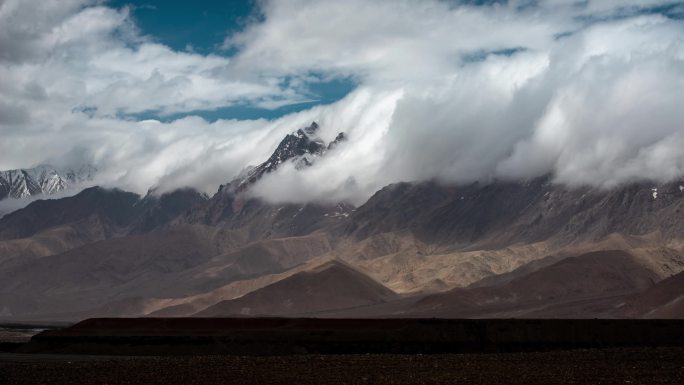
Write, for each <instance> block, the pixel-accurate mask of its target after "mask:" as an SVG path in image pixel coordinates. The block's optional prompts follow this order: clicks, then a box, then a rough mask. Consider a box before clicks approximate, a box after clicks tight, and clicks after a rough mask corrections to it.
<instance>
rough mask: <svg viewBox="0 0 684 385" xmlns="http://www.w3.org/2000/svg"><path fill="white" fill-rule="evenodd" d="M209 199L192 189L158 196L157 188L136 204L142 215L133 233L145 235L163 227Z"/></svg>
mask: <svg viewBox="0 0 684 385" xmlns="http://www.w3.org/2000/svg"><path fill="white" fill-rule="evenodd" d="M208 199H209V197H208V196H207V195H206V194H204V193H201V192H199V191H197V190H194V189H191V188H181V189H176V190H173V191H169V192H165V193H163V194H158V193H157V192H156V188H151V189H150V190H149V191H148V193H147V195H146V196H145V197H144V198H142V199H141V200H140V201H138V202H137V204H136V205H137V206H139V208H140V211H141V213H140V216H139V218H138V220H137V223H135V225H134V226H133V228H132V230H131V232H133V233H144V232H148V231H152V230H154V229H156V228H159V227H162V226H164V225H166V224H167V223H170V222H171V221H172V220H173V219H175V218H176V217H178V216H179V215H181V214H184V213H185V212H186V211H188V210H190V209H191V208H193V207H195V206H197V205H200V204H202V203H204V202H206V201H207V200H208Z"/></svg>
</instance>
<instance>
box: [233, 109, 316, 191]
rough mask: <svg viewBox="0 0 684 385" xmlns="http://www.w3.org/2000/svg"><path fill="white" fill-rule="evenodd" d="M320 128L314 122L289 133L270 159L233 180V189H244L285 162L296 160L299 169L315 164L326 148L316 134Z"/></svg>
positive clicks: (248, 169) (246, 170)
mask: <svg viewBox="0 0 684 385" xmlns="http://www.w3.org/2000/svg"><path fill="white" fill-rule="evenodd" d="M318 129H319V125H318V123H316V122H313V123H311V125H309V126H308V127H304V128H300V129H298V130H297V131H295V132H294V133H292V134H287V135H286V136H285V138H283V140H282V141H281V142H280V144H278V147H276V149H275V151H273V154H272V155H271V156H270V157H269V158H268V160H266V161H265V162H264V163H262V164H260V165H258V166H256V167H248V168H247V169H245V171H243V172H242V173H241V175H240V176H238V178H236V180H234V181H233V182H231V185H232V186H235V187H234V189H233V191H234V192H241V191H244V190H245V189H246V188H247V187H249V186H250V185H251V184H253V183H255V182H256V181H258V180H259V179H261V177H262V176H263V175H264V174H266V173H269V172H272V171H274V170H276V169H277V168H278V167H279V166H280V165H281V164H283V163H285V162H288V161H291V162H294V163H295V167H296V168H297V169H300V168H303V167H307V166H310V165H311V164H313V162H314V158H315V157H317V156H321V155H323V152H324V151H325V149H326V146H325V142H324V141H323V140H322V139H321V138H319V137H318V136H317V135H316V133H317V131H318Z"/></svg>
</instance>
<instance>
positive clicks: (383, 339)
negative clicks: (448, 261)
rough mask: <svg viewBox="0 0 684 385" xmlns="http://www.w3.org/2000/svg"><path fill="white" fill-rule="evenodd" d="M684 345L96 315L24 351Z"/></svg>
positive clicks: (558, 327) (611, 328)
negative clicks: (94, 317)
mask: <svg viewBox="0 0 684 385" xmlns="http://www.w3.org/2000/svg"><path fill="white" fill-rule="evenodd" d="M663 346H675V347H681V346H684V320H559V319H544V320H530V319H480V320H456V319H451V320H447V319H314V318H96V319H89V320H85V321H82V322H80V323H78V324H75V325H73V326H70V327H67V328H64V329H57V330H46V331H44V332H42V333H40V334H37V335H36V336H34V337H33V338H32V339H31V341H30V342H29V343H28V344H26V345H24V346H21V347H20V348H19V349H18V350H19V351H20V352H23V353H50V354H91V355H98V354H104V355H210V354H223V355H256V356H260V355H290V354H361V353H377V354H417V353H429V354H437V353H495V352H523V351H547V350H567V349H578V348H617V347H663Z"/></svg>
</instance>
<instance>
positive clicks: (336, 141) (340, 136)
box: [328, 132, 347, 150]
mask: <svg viewBox="0 0 684 385" xmlns="http://www.w3.org/2000/svg"><path fill="white" fill-rule="evenodd" d="M346 141H347V136H346V135H345V134H344V132H340V133H339V134H337V136H336V137H335V139H334V140H333V141H332V142H330V143H329V144H328V150H332V149H333V148H335V147H337V146H338V145H339V144H340V143H342V142H346Z"/></svg>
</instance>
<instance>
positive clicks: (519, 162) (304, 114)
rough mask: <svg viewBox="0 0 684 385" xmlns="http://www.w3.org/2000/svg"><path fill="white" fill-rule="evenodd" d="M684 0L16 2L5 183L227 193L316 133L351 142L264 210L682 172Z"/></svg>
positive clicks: (2, 163)
mask: <svg viewBox="0 0 684 385" xmlns="http://www.w3.org/2000/svg"><path fill="white" fill-rule="evenodd" d="M683 101H684V2H681V1H659V0H584V1H579V0H536V1H535V0H509V1H472V0H471V1H458V0H453V1H447V0H443V1H439V0H424V1H417V0H391V1H390V0H376V1H362V0H345V1H332V0H318V1H312V0H278V1H275V0H274V1H268V0H263V1H245V2H237V1H232V2H216V1H200V0H196V1H193V2H181V1H144V0H143V1H130V0H129V1H126V0H111V1H98V0H40V1H39V0H0V137H1V138H2V139H1V140H0V169H2V170H5V169H15V168H26V167H31V166H34V165H37V164H40V163H51V164H55V165H57V166H59V167H78V166H79V165H82V164H84V163H90V164H93V165H95V166H96V167H97V168H98V170H99V172H98V174H97V178H96V181H95V182H96V183H98V184H100V185H103V186H107V187H119V188H122V189H126V190H130V191H135V192H138V193H145V192H146V191H147V190H148V189H149V188H151V187H153V186H154V187H156V188H157V191H159V192H163V191H169V190H172V189H175V188H179V187H188V186H189V187H194V188H197V189H199V190H201V191H205V192H207V193H213V192H215V191H216V189H217V188H218V186H219V184H221V183H226V182H227V181H229V180H231V179H232V178H233V177H235V176H236V175H237V174H238V173H240V171H242V170H243V169H244V168H245V167H246V166H247V165H254V164H258V163H260V162H261V161H263V160H264V159H266V158H267V157H268V155H269V154H270V153H271V152H272V151H273V149H274V148H275V147H276V146H277V144H278V142H279V141H280V140H281V139H282V138H283V137H284V136H285V135H286V134H287V133H289V132H292V131H294V130H296V129H298V128H300V127H303V126H305V125H308V124H309V123H310V122H311V121H317V122H318V123H319V124H320V125H321V133H320V134H321V136H322V137H323V139H324V140H328V141H329V140H332V139H333V138H334V137H335V135H337V133H338V132H345V133H346V134H347V136H348V138H349V140H348V141H347V142H346V143H344V144H343V145H341V146H338V147H337V148H335V150H334V153H329V154H328V155H326V156H325V157H324V158H321V159H320V160H319V161H317V162H316V163H315V164H314V166H312V167H309V168H307V169H305V170H300V171H297V170H294V168H293V167H290V166H288V165H286V166H284V167H281V168H280V169H279V170H278V171H277V172H275V173H272V174H269V175H268V176H267V177H265V178H264V179H263V180H262V181H261V182H260V183H258V184H257V185H256V186H255V188H254V194H256V195H257V196H260V197H262V198H265V199H267V200H269V201H274V202H283V201H287V202H308V201H325V202H337V201H348V202H351V203H355V204H360V203H363V202H364V201H365V200H366V199H367V198H368V197H369V196H371V195H372V194H373V193H374V192H375V191H377V190H378V189H380V188H382V187H383V186H385V185H387V184H389V183H394V182H398V181H422V180H429V179H438V180H442V181H445V182H449V183H471V182H474V181H481V182H489V181H492V180H500V179H515V180H519V179H525V178H532V177H535V176H541V175H546V174H551V175H553V178H554V180H555V181H556V182H557V183H563V184H568V185H592V186H596V187H601V188H610V187H613V186H616V185H619V184H622V183H629V182H632V181H636V180H639V181H641V180H650V181H656V182H658V181H666V180H672V179H676V178H680V177H682V176H683V174H684V150H682V148H684V127H683V125H684V123H683V122H684V108H682V106H684V102H683Z"/></svg>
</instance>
